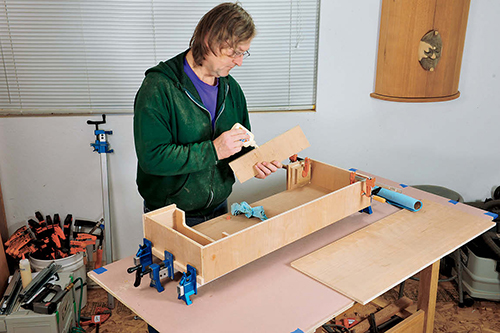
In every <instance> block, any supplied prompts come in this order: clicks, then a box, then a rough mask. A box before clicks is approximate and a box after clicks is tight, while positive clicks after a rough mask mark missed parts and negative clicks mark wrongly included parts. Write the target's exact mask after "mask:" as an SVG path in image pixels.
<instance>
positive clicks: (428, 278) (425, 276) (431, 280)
mask: <svg viewBox="0 0 500 333" xmlns="http://www.w3.org/2000/svg"><path fill="white" fill-rule="evenodd" d="M438 279H439V260H438V261H436V262H435V263H433V264H432V265H430V266H429V267H427V268H425V269H424V270H422V271H421V272H420V284H419V288H418V302H417V306H418V309H419V310H420V309H421V310H423V311H425V318H424V333H432V331H433V330H434V315H435V311H436V298H437V288H438Z"/></svg>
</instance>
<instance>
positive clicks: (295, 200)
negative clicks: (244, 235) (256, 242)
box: [193, 184, 330, 240]
mask: <svg viewBox="0 0 500 333" xmlns="http://www.w3.org/2000/svg"><path fill="white" fill-rule="evenodd" d="M328 193H330V191H328V190H327V189H324V188H322V187H319V186H314V185H312V184H309V185H306V186H304V187H300V188H295V189H293V190H289V191H284V192H280V193H277V194H275V195H273V196H270V197H268V198H265V199H262V200H259V201H256V202H254V203H252V204H250V205H251V206H252V207H256V206H263V207H264V210H265V212H266V216H267V217H268V218H269V219H270V218H273V217H275V216H278V215H279V214H282V213H284V212H286V211H288V210H291V209H293V208H295V207H298V206H301V205H303V204H306V203H308V202H309V201H313V200H316V199H317V198H319V197H322V196H324V195H326V194H328ZM260 222H261V220H260V219H258V218H251V219H249V218H247V217H246V216H245V215H238V216H231V215H230V214H225V215H222V216H220V217H218V218H215V219H212V220H210V221H207V222H205V223H201V224H198V225H196V226H194V227H193V229H195V230H197V231H199V232H200V233H203V234H205V235H207V236H208V237H210V238H212V239H215V240H217V239H220V238H222V233H223V232H227V233H228V234H234V233H236V232H238V231H240V230H243V229H246V228H248V227H250V226H252V225H255V224H258V223H260Z"/></svg>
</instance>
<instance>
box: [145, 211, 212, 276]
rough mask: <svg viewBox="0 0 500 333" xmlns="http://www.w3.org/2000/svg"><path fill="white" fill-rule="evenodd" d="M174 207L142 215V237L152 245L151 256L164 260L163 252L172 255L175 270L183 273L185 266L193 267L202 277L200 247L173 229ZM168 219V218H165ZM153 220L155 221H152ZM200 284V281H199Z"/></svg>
mask: <svg viewBox="0 0 500 333" xmlns="http://www.w3.org/2000/svg"><path fill="white" fill-rule="evenodd" d="M175 212H176V207H175V205H171V206H168V207H165V208H163V209H159V210H155V211H153V212H151V213H147V214H144V215H143V228H144V237H145V238H147V239H148V240H150V241H151V243H152V244H153V254H154V255H155V256H156V257H158V258H160V259H164V251H165V250H166V251H169V252H170V253H173V254H174V257H175V266H176V269H180V270H183V271H185V270H186V264H190V265H191V266H193V267H195V268H196V269H197V271H198V274H199V275H200V276H202V273H203V267H202V264H201V248H202V245H201V244H199V243H197V242H195V241H194V240H192V239H190V238H188V237H186V236H185V235H183V234H181V233H180V232H178V231H176V230H174V229H173V226H174V224H175V223H176V222H175V219H174V217H175ZM167 217H169V218H167ZM153 218H155V219H153ZM200 282H202V280H200Z"/></svg>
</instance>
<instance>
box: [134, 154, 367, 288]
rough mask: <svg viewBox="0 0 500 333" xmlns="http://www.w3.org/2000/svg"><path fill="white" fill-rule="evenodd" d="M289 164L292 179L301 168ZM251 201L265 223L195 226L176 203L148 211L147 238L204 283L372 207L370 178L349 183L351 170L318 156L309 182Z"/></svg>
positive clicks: (226, 221) (221, 220)
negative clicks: (262, 213) (368, 193)
mask: <svg viewBox="0 0 500 333" xmlns="http://www.w3.org/2000/svg"><path fill="white" fill-rule="evenodd" d="M301 163H302V162H296V163H295V164H293V165H290V166H289V168H288V177H289V178H290V177H291V176H292V171H293V170H294V169H297V165H301ZM301 185H302V186H298V187H294V184H293V181H290V180H287V190H286V191H283V192H281V193H278V194H275V195H273V196H271V197H268V198H265V199H262V200H259V201H257V202H254V203H252V204H251V206H252V207H255V206H263V207H264V210H265V212H266V215H267V217H268V219H267V220H265V221H260V219H257V218H250V219H248V218H246V217H245V216H244V215H238V216H231V215H229V214H226V215H223V216H220V217H217V218H215V219H212V220H209V221H206V222H204V223H202V224H199V225H197V226H195V227H192V228H191V227H189V226H187V225H186V223H185V216H184V212H183V211H182V210H180V209H178V208H177V207H176V206H175V205H170V206H168V207H165V208H162V209H158V210H155V211H153V212H150V213H147V214H144V215H143V224H144V225H143V226H144V237H145V238H147V239H148V240H150V241H151V242H152V244H153V255H155V256H156V257H158V258H160V259H164V251H165V250H166V251H169V252H170V253H172V254H173V255H174V266H175V268H176V269H177V270H182V271H185V270H186V265H187V264H189V265H191V266H193V267H194V268H196V270H197V278H198V283H199V284H205V283H208V282H210V281H212V280H215V279H217V278H218V277H220V276H222V275H224V274H227V273H229V272H231V271H233V270H235V269H237V268H239V267H241V266H243V265H246V264H248V263H250V262H252V261H254V260H256V259H258V258H260V257H263V256H265V255H266V254H268V253H271V252H273V251H275V250H278V249H280V248H282V247H284V246H286V245H287V244H290V243H292V242H294V241H296V240H298V239H300V238H302V237H305V236H307V235H309V234H311V233H313V232H315V231H317V230H319V229H321V228H324V227H326V226H328V225H330V224H332V223H335V222H336V221H339V220H341V219H343V218H344V217H347V216H349V215H351V214H353V213H356V212H358V211H360V210H362V209H364V208H366V207H368V206H370V198H369V197H367V196H364V195H362V193H364V192H365V191H366V182H365V181H364V180H363V181H356V182H354V183H353V184H351V182H350V172H349V171H347V170H344V169H340V168H337V167H335V166H331V165H328V164H324V163H321V162H318V161H315V160H311V161H310V180H309V181H308V182H307V183H304V184H301Z"/></svg>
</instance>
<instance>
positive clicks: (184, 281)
mask: <svg viewBox="0 0 500 333" xmlns="http://www.w3.org/2000/svg"><path fill="white" fill-rule="evenodd" d="M197 294H198V287H197V285H196V268H194V267H193V266H191V265H187V272H184V273H182V278H181V281H180V282H179V285H178V286H177V295H178V296H177V299H182V300H183V301H184V302H186V305H191V303H193V302H192V301H191V300H190V299H189V296H191V295H197Z"/></svg>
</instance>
